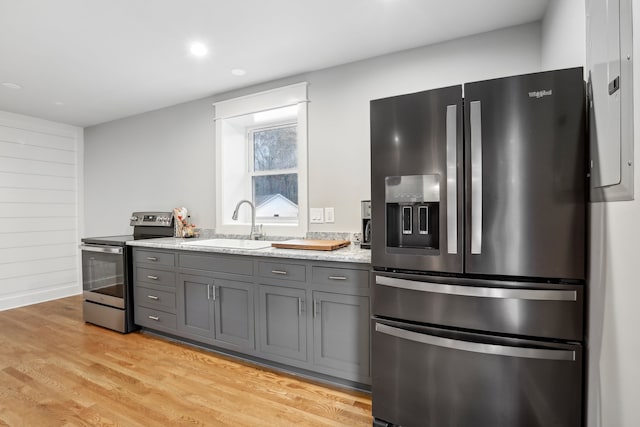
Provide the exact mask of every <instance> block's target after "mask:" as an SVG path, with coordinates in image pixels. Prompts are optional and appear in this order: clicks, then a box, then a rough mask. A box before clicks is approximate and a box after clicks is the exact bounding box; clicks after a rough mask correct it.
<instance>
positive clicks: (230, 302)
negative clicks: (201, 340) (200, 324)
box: [211, 278, 255, 349]
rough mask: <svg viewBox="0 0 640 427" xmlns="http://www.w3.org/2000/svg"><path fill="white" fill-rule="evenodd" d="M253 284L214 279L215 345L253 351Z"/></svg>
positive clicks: (212, 293)
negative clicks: (225, 345)
mask: <svg viewBox="0 0 640 427" xmlns="http://www.w3.org/2000/svg"><path fill="white" fill-rule="evenodd" d="M253 289H254V285H253V283H246V282H240V281H237V280H229V279H221V278H220V279H214V280H213V288H212V292H211V295H212V297H213V300H214V310H213V312H214V326H215V343H216V344H218V345H221V344H227V345H228V346H230V347H233V346H235V347H239V348H242V349H254V348H255V338H254V337H255V331H254V325H255V322H254V316H253V314H254V311H255V309H254V302H253V300H254V297H253Z"/></svg>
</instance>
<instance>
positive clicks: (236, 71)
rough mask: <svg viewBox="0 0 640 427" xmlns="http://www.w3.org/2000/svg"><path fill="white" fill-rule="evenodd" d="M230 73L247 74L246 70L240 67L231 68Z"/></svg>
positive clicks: (236, 74) (235, 74)
mask: <svg viewBox="0 0 640 427" xmlns="http://www.w3.org/2000/svg"><path fill="white" fill-rule="evenodd" d="M231 74H233V75H234V76H244V75H245V74H247V71H246V70H243V69H242V68H234V69H233V70H231Z"/></svg>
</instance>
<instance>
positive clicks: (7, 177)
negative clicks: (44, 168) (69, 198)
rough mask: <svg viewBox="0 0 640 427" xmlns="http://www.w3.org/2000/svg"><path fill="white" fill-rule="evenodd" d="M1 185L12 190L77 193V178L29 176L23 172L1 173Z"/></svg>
mask: <svg viewBox="0 0 640 427" xmlns="http://www.w3.org/2000/svg"><path fill="white" fill-rule="evenodd" d="M0 185H1V186H2V187H11V188H33V189H36V188H37V189H47V190H49V189H50V190H67V191H73V192H75V191H76V178H75V177H73V176H70V177H60V176H48V175H29V174H26V173H23V172H0Z"/></svg>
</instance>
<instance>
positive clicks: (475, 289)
mask: <svg viewBox="0 0 640 427" xmlns="http://www.w3.org/2000/svg"><path fill="white" fill-rule="evenodd" d="M376 284H377V285H382V286H390V287H392V288H400V289H407V290H411V291H420V292H431V293H436V294H447V295H457V296H466V297H477V298H501V299H519V300H534V301H577V300H578V293H577V292H576V291H575V290H560V289H512V288H490V287H481V286H463V285H446V284H443V283H431V282H419V281H415V280H406V279H398V278H395V277H385V276H376Z"/></svg>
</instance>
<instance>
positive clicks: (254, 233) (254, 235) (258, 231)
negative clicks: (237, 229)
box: [231, 200, 264, 240]
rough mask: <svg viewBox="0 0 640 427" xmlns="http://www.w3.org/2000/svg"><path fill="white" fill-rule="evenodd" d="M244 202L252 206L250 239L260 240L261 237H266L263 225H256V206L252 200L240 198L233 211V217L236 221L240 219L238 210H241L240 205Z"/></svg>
mask: <svg viewBox="0 0 640 427" xmlns="http://www.w3.org/2000/svg"><path fill="white" fill-rule="evenodd" d="M243 203H248V204H249V206H251V232H250V233H249V239H251V240H258V239H260V238H261V237H264V234H263V233H262V225H258V226H257V227H256V207H255V206H254V205H253V203H251V201H250V200H240V201H239V202H238V204H237V205H236V208H235V209H234V211H233V215H232V216H231V219H232V220H234V221H237V220H238V211H239V210H240V205H242V204H243Z"/></svg>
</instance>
